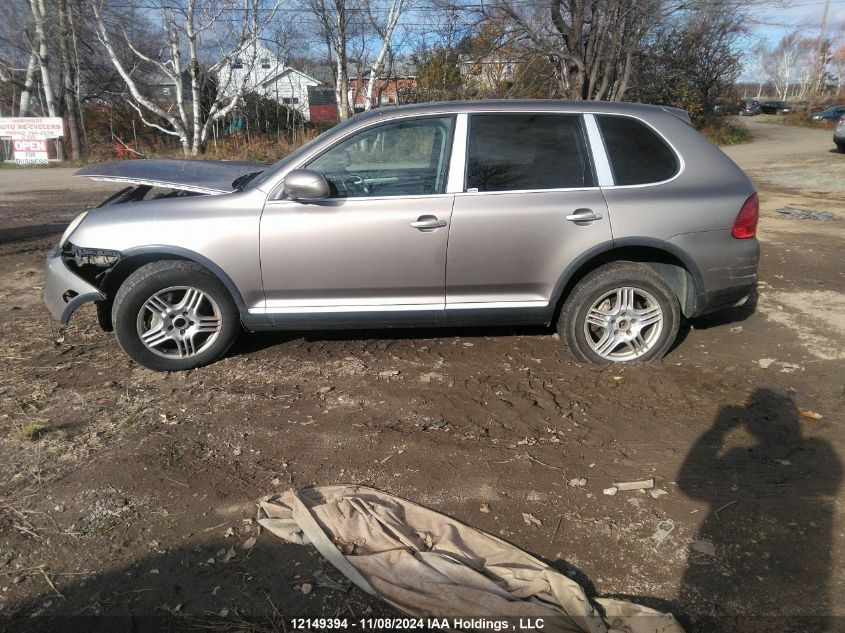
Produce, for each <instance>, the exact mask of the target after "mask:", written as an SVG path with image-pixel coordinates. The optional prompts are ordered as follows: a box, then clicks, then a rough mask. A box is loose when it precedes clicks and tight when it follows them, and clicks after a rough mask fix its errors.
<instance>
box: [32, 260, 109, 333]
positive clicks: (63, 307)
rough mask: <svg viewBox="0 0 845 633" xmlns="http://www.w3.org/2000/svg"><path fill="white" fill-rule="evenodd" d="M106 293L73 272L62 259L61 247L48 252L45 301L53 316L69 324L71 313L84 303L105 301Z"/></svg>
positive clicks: (64, 323)
mask: <svg viewBox="0 0 845 633" xmlns="http://www.w3.org/2000/svg"><path fill="white" fill-rule="evenodd" d="M105 298H106V295H104V294H103V293H102V292H100V291H99V290H98V289H97V288H96V286H92V285H91V284H90V283H88V282H87V281H85V280H84V279H82V278H81V277H79V276H77V275H75V274H73V273H72V272H71V271H70V270H69V269H68V267H67V266H65V263H64V261H63V260H62V256H61V253H60V251H59V247H58V246H56V248H54V249H53V250H51V251H50V252H49V253H48V254H47V263H46V265H45V267H44V303H45V304H47V309H48V310H50V314H52V315H53V318H55V319H56V320H58V321H59V322H60V323H61V324H62V325H67V324H68V321H70V317H71V315H72V314H73V313H74V312H75V311H76V309H77V308H78V307H79V306H81V305H82V304H83V303H88V302H89V301H104V300H105Z"/></svg>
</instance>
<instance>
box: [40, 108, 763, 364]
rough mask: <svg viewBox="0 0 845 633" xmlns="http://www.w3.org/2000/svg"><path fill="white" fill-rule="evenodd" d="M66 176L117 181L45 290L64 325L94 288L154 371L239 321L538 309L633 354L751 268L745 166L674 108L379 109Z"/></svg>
mask: <svg viewBox="0 0 845 633" xmlns="http://www.w3.org/2000/svg"><path fill="white" fill-rule="evenodd" d="M77 175H80V176H87V177H89V178H94V179H99V180H106V181H113V182H122V183H124V184H126V185H128V186H127V187H126V188H125V189H123V190H122V191H120V192H118V193H117V194H115V195H114V196H112V197H111V198H110V199H109V200H107V201H106V202H104V203H103V204H102V205H101V206H100V207H98V208H96V209H94V210H92V211H89V212H86V213H83V214H82V215H80V216H79V217H78V218H76V219H75V220H74V221H73V222H72V223H71V225H70V226H69V227H68V229H67V230H66V231H65V233H64V235H63V236H62V238H61V240H60V242H59V244H58V245H57V246H56V247H55V248H54V249H53V250H52V251H51V252H50V253H49V255H48V257H47V269H46V283H45V288H44V296H45V301H46V304H47V306H48V308H49V309H50V311H51V312H52V314H53V315H54V316H55V317H56V318H57V319H58V320H59V321H60V322H61V323H62V324H67V322H68V319H70V316H71V314H73V312H74V311H75V310H76V309H77V308H78V307H79V306H80V305H83V304H84V303H86V302H91V301H93V302H95V303H96V305H97V309H98V315H99V318H100V323H101V325H102V326H103V327H104V328H107V329H108V328H112V327H113V328H114V331H115V333H116V335H117V341H118V343H119V344H120V345H121V347H122V348H123V349H124V351H125V352H126V353H127V354H128V355H129V356H130V357H131V358H133V359H134V360H135V361H137V362H138V363H140V364H141V365H144V366H146V367H149V368H151V369H155V370H162V371H173V370H183V369H189V368H193V367H199V366H201V365H205V364H207V363H210V362H212V361H214V360H216V359H218V358H220V357H221V356H222V355H223V354H225V353H226V350H228V349H229V347H230V346H231V344H232V342H233V341H234V340H235V337H236V336H237V334H238V332H239V331H240V329H241V327H244V328H246V329H247V330H302V329H326V328H343V329H356V328H384V327H411V326H426V327H430V326H435V325H449V326H467V325H491V324H531V323H534V324H554V325H555V326H556V328H557V331H558V332H559V333H560V336H561V339H562V340H563V342H564V344H565V345H566V346H567V348H568V349H569V350H570V352H571V353H572V355H573V356H574V357H575V358H577V359H578V360H579V361H582V362H589V363H618V362H628V361H648V360H653V359H656V358H660V357H661V356H663V355H664V354H666V352H667V351H668V350H669V349H670V348H671V346H672V344H673V342H674V340H675V338H676V335H677V333H678V328H679V325H680V323H681V319H682V318H683V317H695V316H698V315H701V314H706V313H709V312H713V311H716V310H720V309H723V308H729V307H732V306H737V305H742V304H744V303H745V302H746V301H748V299H749V297H751V296H752V295H753V293H754V290H755V287H756V282H757V261H758V257H759V245H758V242H757V239H756V237H755V235H756V227H757V218H758V201H757V194H756V192H755V190H754V185H753V184H752V183H751V181H750V180H749V179H748V177H747V176H746V175H745V174H744V173H743V172H742V170H740V168H739V167H737V166H736V165H735V164H734V163H733V162H732V161H731V160H730V159H729V158H728V157H727V156H725V154H723V153H722V152H721V151H720V150H719V149H718V148H716V147H715V146H713V145H712V144H710V142H708V141H707V139H706V138H704V136H702V135H701V134H699V133H698V131H696V130H695V128H693V126H692V125H690V121H689V117H688V116H687V114H686V113H685V112H683V111H682V110H678V109H676V108H669V107H662V106H648V105H642V104H635V103H608V102H595V101H590V102H578V101H573V102H566V101H486V102H485V101H474V102H459V103H433V104H424V105H409V106H400V107H395V108H377V109H374V110H371V111H369V112H367V113H364V114H359V115H356V116H355V117H353V118H351V119H349V120H348V121H346V122H344V123H342V124H340V125H338V126H336V127H334V128H332V129H331V130H329V131H328V132H326V133H325V134H323V135H322V136H319V137H318V138H316V139H315V140H313V141H311V142H310V143H309V144H307V145H305V146H303V147H301V148H300V149H298V150H297V151H295V152H294V153H292V154H290V155H289V156H287V157H286V158H284V159H282V160H281V161H280V162H278V163H276V164H275V165H272V166H268V165H259V164H245V163H234V162H226V161H188V160H132V161H120V162H117V163H107V164H102V165H89V166H87V167H84V168H83V169H82V170H80V171H79V172H78V173H77ZM156 186H158V187H162V188H167V189H169V190H172V191H171V192H170V193H165V194H162V195H154V194H155V190H154V189H153V187H156ZM151 190H152V191H151Z"/></svg>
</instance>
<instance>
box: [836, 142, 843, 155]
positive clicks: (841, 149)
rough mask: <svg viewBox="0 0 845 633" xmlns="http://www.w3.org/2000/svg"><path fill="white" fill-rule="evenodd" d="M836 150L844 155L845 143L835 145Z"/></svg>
mask: <svg viewBox="0 0 845 633" xmlns="http://www.w3.org/2000/svg"><path fill="white" fill-rule="evenodd" d="M836 149H838V150H839V152H840V153H841V154H845V143H837V144H836Z"/></svg>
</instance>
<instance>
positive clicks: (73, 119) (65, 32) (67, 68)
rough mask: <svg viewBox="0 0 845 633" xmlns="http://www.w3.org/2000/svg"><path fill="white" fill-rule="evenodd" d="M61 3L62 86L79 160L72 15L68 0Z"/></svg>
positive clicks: (74, 152)
mask: <svg viewBox="0 0 845 633" xmlns="http://www.w3.org/2000/svg"><path fill="white" fill-rule="evenodd" d="M58 4H59V56H60V58H61V64H62V87H63V89H64V101H65V110H66V111H67V126H68V134H69V136H70V155H71V158H73V160H79V159H80V158H81V156H82V150H81V147H80V144H79V117H78V115H77V113H78V112H79V104H78V103H77V101H76V95H77V93H76V89H75V85H74V84H75V81H74V75H73V71H72V67H71V63H70V16H69V13H68V6H67V0H58Z"/></svg>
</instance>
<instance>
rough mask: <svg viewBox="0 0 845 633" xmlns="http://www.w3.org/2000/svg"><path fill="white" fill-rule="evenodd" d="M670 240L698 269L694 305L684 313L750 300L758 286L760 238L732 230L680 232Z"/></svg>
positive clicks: (701, 311) (698, 311)
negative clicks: (736, 236) (740, 237)
mask: <svg viewBox="0 0 845 633" xmlns="http://www.w3.org/2000/svg"><path fill="white" fill-rule="evenodd" d="M669 243H670V244H672V245H673V246H675V247H676V248H677V249H679V250H680V251H681V252H683V253H686V255H687V257H688V258H689V261H691V262H693V263H694V265H695V268H696V270H691V271H690V272H691V273H692V274H693V276H694V277H695V301H694V305H692V306H688V308H687V309H685V310H684V316H686V317H697V316H701V315H702V314H707V313H708V312H715V311H716V310H721V309H722V308H730V307H733V306H735V305H737V304H740V303H741V302H742V301H743V300H746V301H747V298H748V297H749V295H751V294H752V292H754V289H755V288H756V286H757V263H758V262H759V260H760V243H759V242H758V241H757V239H756V238H751V239H745V240H738V239H734V238H733V237H731V232H730V230H718V231H703V232H700V233H686V234H684V235H676V236H675V237H674V238H672V239H671V240H669Z"/></svg>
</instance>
